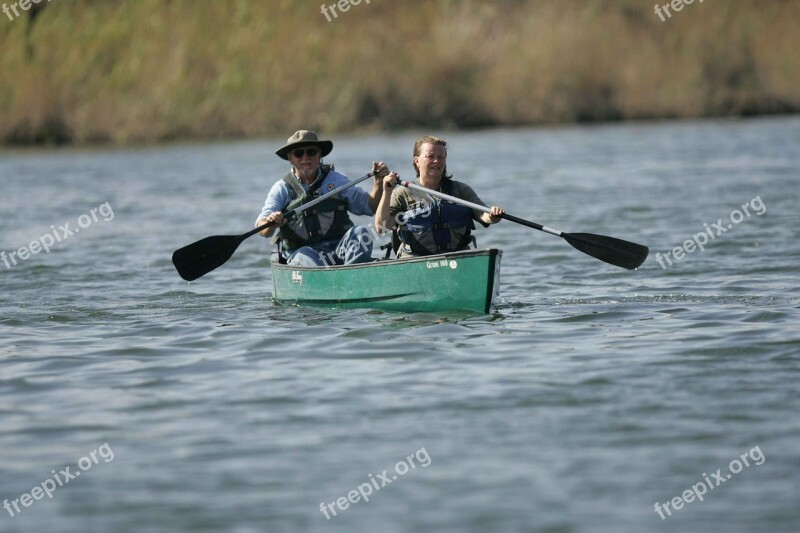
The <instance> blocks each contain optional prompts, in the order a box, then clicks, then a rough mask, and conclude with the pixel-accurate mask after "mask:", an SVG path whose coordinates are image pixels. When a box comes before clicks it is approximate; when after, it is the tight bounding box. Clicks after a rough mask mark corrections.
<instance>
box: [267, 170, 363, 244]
mask: <svg viewBox="0 0 800 533" xmlns="http://www.w3.org/2000/svg"><path fill="white" fill-rule="evenodd" d="M332 169H333V167H332V166H331V165H323V167H322V174H321V175H320V176H319V177H318V178H317V179H316V180H315V181H314V183H312V184H311V187H309V189H308V191H306V190H305V189H304V188H303V185H302V184H301V183H300V180H298V179H297V176H295V175H294V173H293V172H289V173H288V174H286V176H284V177H283V181H285V182H286V184H287V185H288V186H289V197H290V198H291V201H290V202H289V205H288V206H287V207H286V211H289V210H292V209H295V208H297V207H300V206H301V205H303V204H305V203H307V202H310V201H311V200H313V199H314V198H316V197H318V196H319V194H318V193H317V192H318V190H319V187H320V186H321V185H322V182H323V181H324V180H325V176H327V175H328V173H329V172H330V171H331V170H332ZM352 227H353V222H352V221H351V220H350V217H349V216H348V214H347V202H345V201H344V200H343V199H342V198H340V197H339V195H338V194H334V195H333V196H331V197H330V198H328V199H327V200H324V201H322V202H321V203H319V204H317V205H315V206H314V207H312V208H311V209H306V210H305V211H302V212H301V213H298V214H297V215H296V216H294V217H292V218H291V219H290V220H289V222H287V223H286V224H284V225H283V226H281V227H280V229H279V230H278V236H279V237H280V240H281V247H282V248H283V249H285V250H287V251H290V252H291V251H294V250H296V249H297V248H300V247H301V246H311V245H314V244H318V243H320V242H324V241H331V240H334V239H341V238H342V237H343V236H344V234H345V233H346V232H347V230H348V229H350V228H352Z"/></svg>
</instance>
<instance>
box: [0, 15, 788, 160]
mask: <svg viewBox="0 0 800 533" xmlns="http://www.w3.org/2000/svg"><path fill="white" fill-rule="evenodd" d="M34 7H35V10H34V9H31V10H29V11H27V12H23V13H22V14H21V15H20V16H19V17H17V18H15V19H13V20H9V19H8V17H7V16H5V15H0V17H2V18H0V140H2V141H3V142H5V143H21V144H26V143H88V142H113V143H126V142H134V141H158V140H167V139H178V138H230V137H250V136H258V135H270V134H275V133H280V134H282V135H283V134H287V132H291V131H294V130H295V129H298V128H301V127H303V128H315V129H319V130H322V131H325V132H326V133H331V132H334V131H342V130H358V129H374V130H378V129H397V128H412V127H435V128H464V127H481V126H495V125H525V124H541V123H556V122H573V121H605V120H632V119H650V118H684V117H702V116H729V115H734V116H745V115H752V114H764V113H787V112H797V111H798V110H800V53H798V51H800V32H798V31H797V21H799V20H800V0H761V1H757V0H736V1H735V2H721V1H713V2H712V1H706V2H703V3H700V2H699V1H695V2H694V3H693V4H690V5H684V6H683V9H682V10H681V11H680V12H674V13H673V14H672V15H673V16H672V17H671V18H669V19H667V20H665V21H661V20H660V19H659V17H658V16H657V15H656V14H655V13H654V10H653V6H652V5H651V4H650V3H647V2H642V1H640V0H607V1H601V0H538V1H527V0H496V1H492V2H481V1H478V0H419V1H408V2H400V1H396V0H395V1H393V0H371V2H370V3H369V4H367V3H366V0H364V1H362V2H360V3H359V4H358V5H351V6H350V9H349V10H348V11H347V12H346V13H339V16H338V17H337V18H334V19H332V20H331V21H328V20H327V19H326V17H325V16H324V15H323V14H322V13H321V11H320V5H319V4H318V3H314V2H306V1H301V0H269V1H256V0H228V1H225V2H212V1H211V0H193V1H189V0H171V1H169V2H166V1H164V0H136V1H133V0H103V1H97V0H83V1H80V2H77V1H76V2H73V1H68V0H52V1H51V2H48V3H44V2H42V3H39V4H35V5H34Z"/></svg>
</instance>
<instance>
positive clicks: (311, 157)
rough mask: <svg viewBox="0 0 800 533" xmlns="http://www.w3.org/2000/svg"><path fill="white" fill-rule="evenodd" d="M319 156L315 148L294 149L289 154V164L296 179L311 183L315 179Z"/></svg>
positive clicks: (318, 150) (319, 153)
mask: <svg viewBox="0 0 800 533" xmlns="http://www.w3.org/2000/svg"><path fill="white" fill-rule="evenodd" d="M321 154H322V152H320V149H319V148H317V147H316V146H306V147H303V148H296V149H294V150H292V151H291V152H289V162H290V163H291V164H292V166H293V167H294V169H295V174H297V177H299V178H302V179H305V180H306V181H313V180H314V179H315V178H316V177H317V168H318V167H319V161H320V158H321V157H320V156H321Z"/></svg>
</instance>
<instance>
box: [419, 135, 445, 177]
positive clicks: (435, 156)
mask: <svg viewBox="0 0 800 533" xmlns="http://www.w3.org/2000/svg"><path fill="white" fill-rule="evenodd" d="M414 164H415V165H417V168H419V175H420V176H422V177H426V178H441V177H442V174H443V173H444V169H445V167H446V166H447V150H446V149H445V147H444V146H442V145H441V144H431V143H425V144H423V145H422V146H420V147H419V155H418V156H415V157H414Z"/></svg>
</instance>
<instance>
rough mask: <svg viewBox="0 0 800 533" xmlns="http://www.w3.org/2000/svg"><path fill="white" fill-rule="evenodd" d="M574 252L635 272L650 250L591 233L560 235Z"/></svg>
mask: <svg viewBox="0 0 800 533" xmlns="http://www.w3.org/2000/svg"><path fill="white" fill-rule="evenodd" d="M561 236H562V237H564V239H565V240H566V241H567V242H568V243H570V244H571V245H572V247H573V248H575V249H576V250H580V251H581V252H583V253H585V254H586V255H591V256H592V257H594V258H596V259H599V260H600V261H605V262H606V263H608V264H610V265H614V266H618V267H622V268H627V269H628V270H635V269H637V268H639V266H640V265H641V264H642V263H644V260H645V259H647V254H649V253H650V249H649V248H648V247H647V246H643V245H641V244H636V243H635V242H629V241H623V240H622V239H615V238H614V237H606V236H605V235H595V234H593V233H562V234H561Z"/></svg>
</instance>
